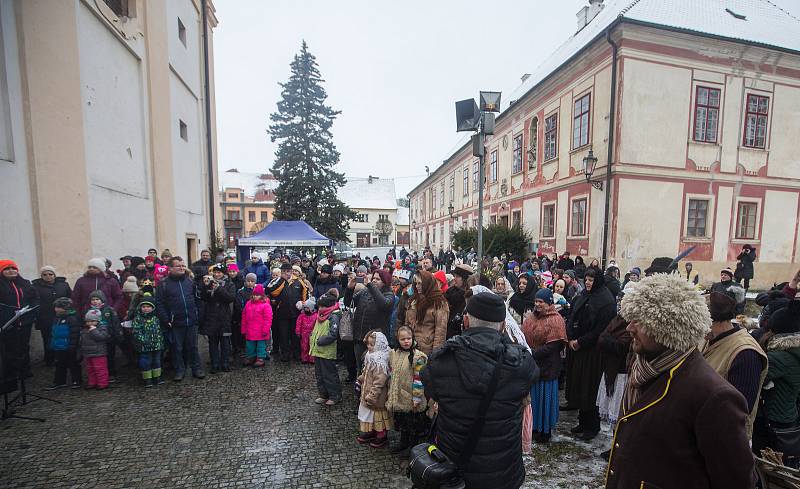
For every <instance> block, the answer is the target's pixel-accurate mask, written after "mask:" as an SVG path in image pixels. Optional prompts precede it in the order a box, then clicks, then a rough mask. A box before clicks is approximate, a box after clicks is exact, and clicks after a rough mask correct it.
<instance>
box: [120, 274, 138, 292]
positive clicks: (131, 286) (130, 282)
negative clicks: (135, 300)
mask: <svg viewBox="0 0 800 489" xmlns="http://www.w3.org/2000/svg"><path fill="white" fill-rule="evenodd" d="M122 292H123V293H125V292H133V293H136V292H139V286H138V285H136V277H134V276H133V275H131V276H130V277H128V278H126V279H125V283H124V284H122Z"/></svg>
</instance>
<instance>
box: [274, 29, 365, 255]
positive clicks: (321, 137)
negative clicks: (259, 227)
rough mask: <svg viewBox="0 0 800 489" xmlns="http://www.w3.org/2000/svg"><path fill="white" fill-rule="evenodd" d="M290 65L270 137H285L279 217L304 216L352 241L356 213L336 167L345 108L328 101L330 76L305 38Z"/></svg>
mask: <svg viewBox="0 0 800 489" xmlns="http://www.w3.org/2000/svg"><path fill="white" fill-rule="evenodd" d="M290 68H291V72H292V74H291V76H290V77H289V81H287V82H286V83H281V84H280V85H281V87H282V88H283V91H282V92H281V97H282V99H281V101H280V102H278V111H277V112H274V113H273V114H271V115H270V121H272V124H270V126H269V134H270V138H271V139H272V142H275V141H280V142H279V143H278V149H277V150H276V151H275V164H274V165H273V167H272V174H273V175H275V178H276V179H277V180H278V188H277V189H276V190H275V219H277V220H281V221H296V220H302V221H305V222H306V223H308V224H309V225H310V226H311V227H312V228H314V229H316V230H317V231H319V232H320V233H322V234H324V235H325V236H327V237H328V238H330V239H333V240H336V241H348V238H347V230H348V229H349V228H350V225H349V222H348V221H349V220H350V219H353V218H354V217H355V213H354V212H353V211H352V210H350V208H349V207H348V206H347V205H345V204H344V202H342V201H341V200H339V198H338V196H337V189H338V188H339V187H342V186H343V185H344V184H345V183H346V180H345V177H344V174H343V173H338V172H336V171H334V166H336V164H337V163H338V162H339V152H338V151H336V146H335V145H334V144H333V135H332V134H331V126H332V125H333V121H334V119H336V116H337V115H339V114H340V113H341V112H340V111H336V110H333V109H332V108H330V107H329V106H327V105H325V99H326V98H327V97H328V95H327V93H326V92H325V89H324V88H323V87H322V83H323V82H324V80H323V79H322V77H321V76H320V72H319V68H318V67H317V61H316V58H315V57H314V55H313V54H311V52H309V50H308V46H307V45H306V42H305V41H303V46H302V48H301V49H300V53H299V54H296V55H295V57H294V60H293V61H292V63H291V65H290Z"/></svg>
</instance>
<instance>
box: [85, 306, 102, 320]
mask: <svg viewBox="0 0 800 489" xmlns="http://www.w3.org/2000/svg"><path fill="white" fill-rule="evenodd" d="M84 319H85V320H86V321H97V322H100V320H101V319H103V313H101V312H100V311H98V310H97V309H89V310H88V311H86V316H85V317H84Z"/></svg>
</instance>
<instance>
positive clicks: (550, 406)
mask: <svg viewBox="0 0 800 489" xmlns="http://www.w3.org/2000/svg"><path fill="white" fill-rule="evenodd" d="M531 411H532V414H533V431H538V432H540V433H549V432H550V431H551V430H552V429H553V428H555V426H556V423H558V379H553V380H547V381H544V382H537V383H535V384H533V387H532V388H531Z"/></svg>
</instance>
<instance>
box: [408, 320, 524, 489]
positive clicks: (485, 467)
mask: <svg viewBox="0 0 800 489" xmlns="http://www.w3.org/2000/svg"><path fill="white" fill-rule="evenodd" d="M501 349H502V351H503V354H502V365H501V368H502V370H501V372H500V378H499V380H498V382H497V391H496V392H495V394H494V398H493V399H492V401H491V402H490V403H489V409H488V410H487V413H486V422H485V424H484V427H483V431H482V432H481V434H480V436H479V438H478V443H477V445H476V447H475V451H474V452H473V453H472V457H471V458H470V460H469V463H468V464H467V466H466V467H464V481H465V482H466V487H467V488H472V489H486V488H492V489H512V488H514V489H516V488H518V487H520V486H521V485H522V483H523V482H524V481H525V467H524V466H523V464H522V450H520V444H521V438H520V437H521V434H522V399H523V398H524V397H525V396H526V395H528V394H530V390H531V386H532V385H533V383H534V382H536V380H537V379H538V378H539V371H538V369H537V367H536V363H535V362H534V361H533V357H532V356H531V354H530V353H529V352H528V350H526V349H525V348H524V347H522V346H520V345H516V344H513V343H511V340H509V339H508V337H507V336H506V335H504V334H501V333H500V332H499V331H496V330H494V329H491V328H470V329H468V330H466V331H465V332H464V333H462V334H461V335H460V336H456V337H454V338H451V339H449V340H447V342H446V343H445V344H444V345H443V346H442V347H441V348H439V349H438V350H435V351H434V352H433V353H432V354H431V356H430V358H429V360H428V366H427V367H426V368H425V370H423V371H422V383H423V385H424V386H425V395H426V396H428V397H430V398H432V399H433V400H434V401H437V402H438V403H439V415H438V418H437V419H438V421H437V429H436V437H437V446H438V447H439V448H440V449H441V450H442V451H443V452H444V453H446V454H447V455H448V456H449V457H450V458H451V459H455V458H458V457H459V455H460V449H461V447H463V446H464V444H465V443H466V440H467V436H468V434H469V431H470V429H471V428H472V426H473V425H474V422H475V418H476V417H477V415H478V407H479V406H480V403H481V399H482V398H483V396H484V395H486V392H487V390H488V387H489V382H490V380H491V376H492V372H493V369H494V367H495V365H496V361H495V358H497V353H498V352H499V351H501Z"/></svg>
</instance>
